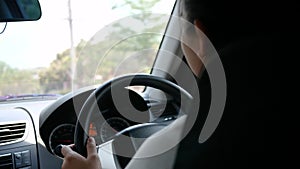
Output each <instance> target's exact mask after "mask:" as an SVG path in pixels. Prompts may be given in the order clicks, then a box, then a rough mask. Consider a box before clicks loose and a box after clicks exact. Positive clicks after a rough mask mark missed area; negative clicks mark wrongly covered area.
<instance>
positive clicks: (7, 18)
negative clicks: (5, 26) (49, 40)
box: [0, 0, 41, 22]
mask: <svg viewBox="0 0 300 169" xmlns="http://www.w3.org/2000/svg"><path fill="white" fill-rule="evenodd" d="M40 17H41V7H40V3H39V1H38V0H0V22H15V21H34V20H38V19H40Z"/></svg>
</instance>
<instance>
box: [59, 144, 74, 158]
mask: <svg viewBox="0 0 300 169" xmlns="http://www.w3.org/2000/svg"><path fill="white" fill-rule="evenodd" d="M61 153H62V155H63V156H64V157H67V156H69V155H71V154H72V153H74V152H73V150H72V149H71V147H70V146H63V147H62V148H61Z"/></svg>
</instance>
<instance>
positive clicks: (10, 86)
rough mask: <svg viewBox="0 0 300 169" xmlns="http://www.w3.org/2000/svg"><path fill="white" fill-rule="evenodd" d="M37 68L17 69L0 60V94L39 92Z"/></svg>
mask: <svg viewBox="0 0 300 169" xmlns="http://www.w3.org/2000/svg"><path fill="white" fill-rule="evenodd" d="M37 72H38V69H34V70H19V69H14V68H11V67H10V66H9V65H7V64H6V63H4V62H1V61H0V96H3V95H14V94H28V93H40V92H41V89H40V85H39V81H38V75H37Z"/></svg>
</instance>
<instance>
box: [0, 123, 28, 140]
mask: <svg viewBox="0 0 300 169" xmlns="http://www.w3.org/2000/svg"><path fill="white" fill-rule="evenodd" d="M25 128H26V123H9V124H0V144H4V143H9V142H14V141H18V140H20V139H22V138H23V136H24V134H25Z"/></svg>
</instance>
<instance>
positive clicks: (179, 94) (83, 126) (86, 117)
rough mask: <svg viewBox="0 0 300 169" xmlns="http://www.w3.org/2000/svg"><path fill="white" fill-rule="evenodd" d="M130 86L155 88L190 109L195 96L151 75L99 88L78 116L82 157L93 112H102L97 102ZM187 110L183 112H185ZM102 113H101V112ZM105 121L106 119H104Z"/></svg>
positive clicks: (77, 135) (77, 140)
mask: <svg viewBox="0 0 300 169" xmlns="http://www.w3.org/2000/svg"><path fill="white" fill-rule="evenodd" d="M128 86H148V87H153V88H156V89H159V90H162V91H163V92H166V93H167V94H170V95H171V96H173V98H174V100H175V101H177V102H179V103H181V104H182V102H183V101H184V102H185V103H184V104H183V105H186V106H185V107H186V108H188V107H189V106H188V104H189V103H191V101H192V100H193V96H192V95H191V94H189V93H188V92H187V91H186V90H184V89H183V88H181V87H180V86H178V85H176V84H175V83H173V82H171V81H169V80H166V79H164V78H161V77H158V76H154V75H149V74H131V75H125V76H120V77H117V78H115V79H112V80H110V81H108V82H106V83H104V84H103V85H101V86H100V87H98V88H97V89H96V90H95V91H94V92H93V93H92V94H91V95H90V96H89V97H88V99H87V100H86V101H85V103H84V105H83V107H82V108H81V110H80V113H79V115H78V120H77V123H76V126H75V135H74V143H75V149H76V151H77V152H78V153H79V154H81V155H82V156H84V157H86V156H87V150H86V142H87V138H88V137H89V136H88V130H89V121H90V118H91V115H92V113H93V112H95V111H96V110H97V111H100V110H99V109H97V108H98V105H97V101H98V100H99V99H100V98H102V97H103V96H104V95H105V94H106V93H107V92H109V91H110V90H111V89H112V88H114V87H116V88H120V87H121V88H125V87H128ZM185 111H186V110H183V112H185ZM100 113H101V111H100ZM102 120H104V121H105V119H102Z"/></svg>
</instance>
